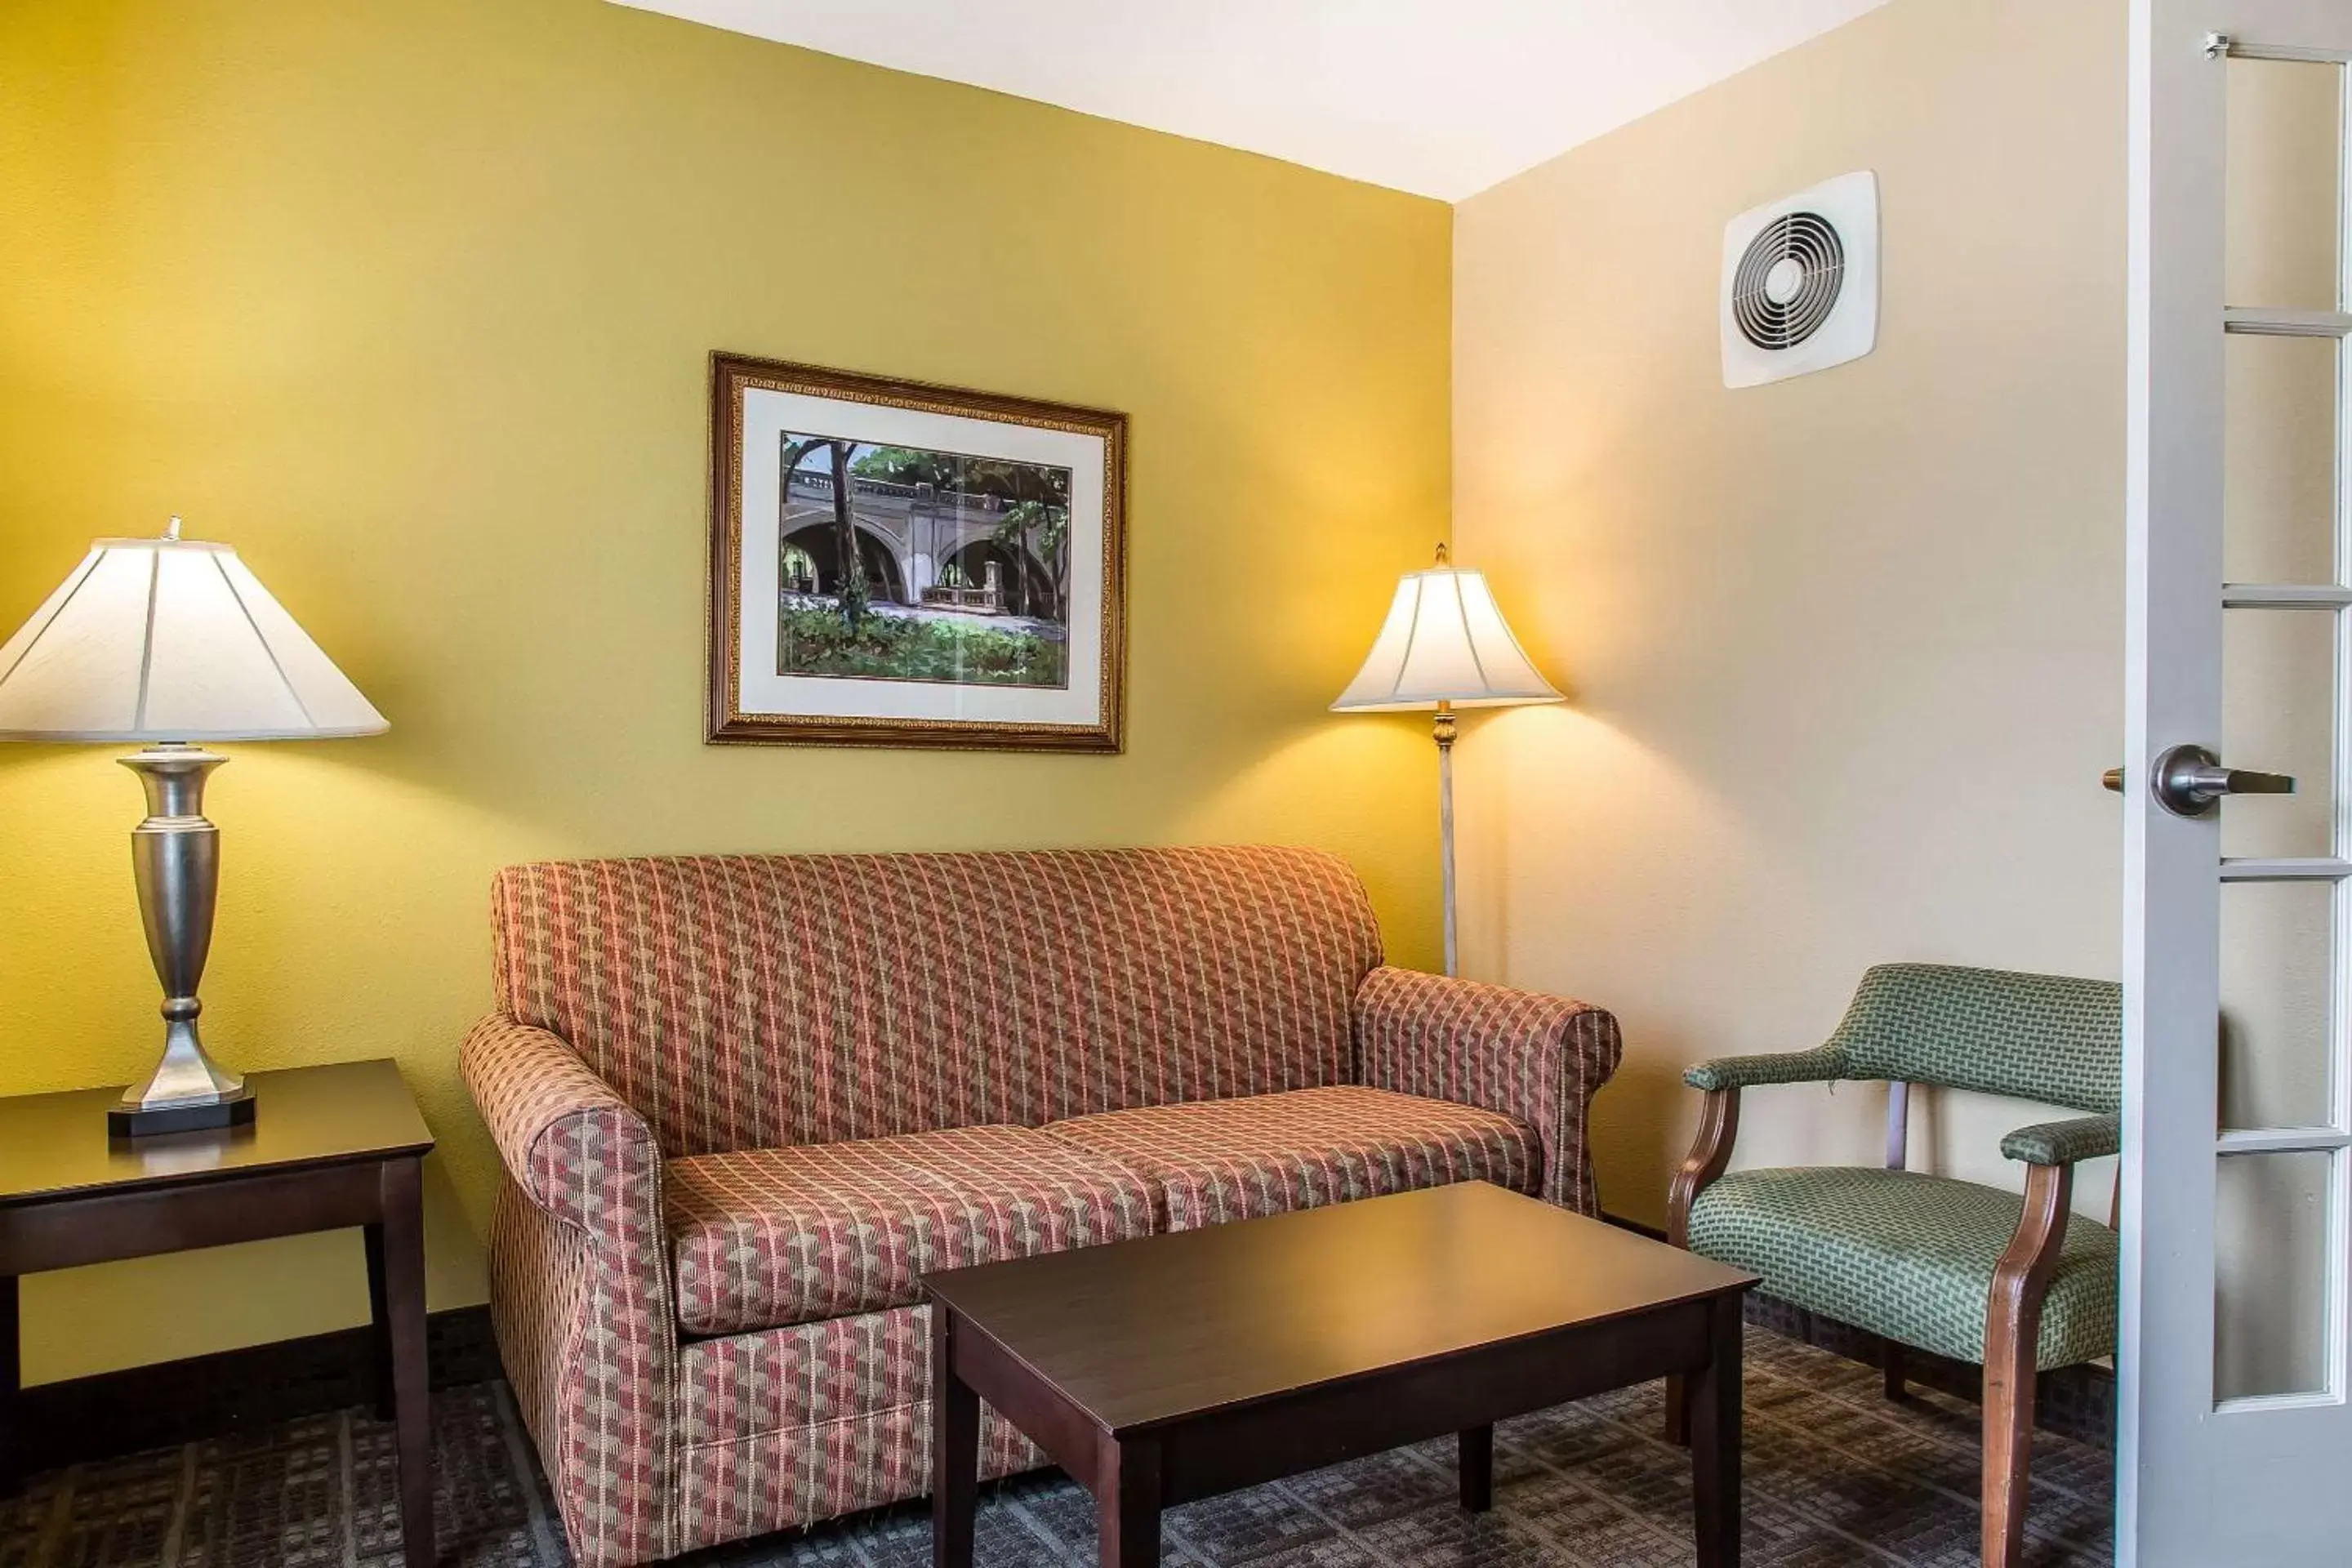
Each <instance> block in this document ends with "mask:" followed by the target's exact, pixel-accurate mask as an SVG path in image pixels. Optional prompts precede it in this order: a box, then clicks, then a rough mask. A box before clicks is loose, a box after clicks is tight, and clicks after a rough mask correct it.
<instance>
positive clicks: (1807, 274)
mask: <svg viewBox="0 0 2352 1568" xmlns="http://www.w3.org/2000/svg"><path fill="white" fill-rule="evenodd" d="M1844 280H1845V247H1844V246H1843V245H1841V244H1840V243H1839V242H1838V235H1837V230H1836V229H1834V228H1832V227H1831V226H1830V223H1829V220H1828V219H1827V218H1825V217H1822V216H1821V215H1820V214H1819V213H1803V212H1799V213H1789V214H1787V215H1785V216H1781V217H1777V218H1775V219H1773V220H1772V221H1771V222H1770V223H1769V224H1767V225H1765V226H1764V231H1763V232H1762V233H1761V234H1759V235H1758V236H1757V237H1755V238H1754V239H1752V240H1750V241H1749V242H1748V250H1747V253H1746V254H1745V255H1743V256H1741V257H1740V258H1739V268H1738V271H1737V272H1736V273H1735V274H1733V277H1732V280H1731V313H1732V318H1733V319H1734V320H1735V321H1738V323H1739V331H1740V334H1741V335H1742V336H1743V337H1745V338H1747V340H1748V342H1751V343H1754V344H1755V345H1756V346H1757V347H1758V348H1759V349H1789V348H1794V347H1796V346H1797V345H1798V344H1799V343H1801V342H1804V341H1805V340H1806V339H1807V338H1810V337H1811V336H1812V335H1813V334H1814V333H1815V332H1817V331H1820V330H1821V325H1822V322H1823V321H1828V320H1829V319H1830V312H1831V311H1832V310H1835V309H1837V301H1838V289H1839V287H1840V286H1841V285H1842V284H1843V282H1844Z"/></svg>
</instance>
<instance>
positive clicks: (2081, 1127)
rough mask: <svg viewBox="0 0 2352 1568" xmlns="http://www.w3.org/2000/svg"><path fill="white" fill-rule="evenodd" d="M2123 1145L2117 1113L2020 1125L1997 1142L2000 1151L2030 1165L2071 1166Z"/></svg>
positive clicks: (2114, 1151)
mask: <svg viewBox="0 0 2352 1568" xmlns="http://www.w3.org/2000/svg"><path fill="white" fill-rule="evenodd" d="M2123 1146H2124V1119H2123V1118H2122V1117H2120V1116H2083V1117H2077V1118H2076V1119H2074V1121H2042V1122H2037V1123H2035V1124H2034V1125H2033V1126H2032V1127H2021V1128H2019V1129H2018V1130H2017V1131H2014V1132H2012V1133H2011V1134H2010V1135H2009V1136H2008V1137H2006V1138H2004V1139H2002V1140H2001V1141H2000V1152H2002V1153H2004V1154H2006V1155H2008V1156H2009V1157H2010V1158H2011V1159H2012V1160H2022V1161H2024V1162H2025V1163H2027V1164H2029V1165H2071V1164H2073V1163H2074V1162H2075V1161H2077V1160H2095V1159H2097V1158H2098V1157H2099V1156H2100V1155H2102V1154H2113V1153H2116V1152H2120V1151H2121V1150H2122V1148H2123Z"/></svg>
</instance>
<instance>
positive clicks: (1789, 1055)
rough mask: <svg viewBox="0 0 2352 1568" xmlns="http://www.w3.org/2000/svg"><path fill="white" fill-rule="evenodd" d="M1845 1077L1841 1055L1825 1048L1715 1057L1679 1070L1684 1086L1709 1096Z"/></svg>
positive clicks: (1831, 1080)
mask: <svg viewBox="0 0 2352 1568" xmlns="http://www.w3.org/2000/svg"><path fill="white" fill-rule="evenodd" d="M1847 1076H1849V1075H1848V1074H1847V1072H1846V1068H1845V1060H1844V1057H1843V1053H1841V1052H1838V1051H1835V1050H1832V1049H1831V1048H1830V1047H1827V1046H1816V1047H1813V1048H1812V1049H1811V1050H1810V1051H1779V1052H1775V1053H1773V1054H1771V1055H1769V1056H1759V1057H1717V1058H1715V1059H1714V1060H1713V1061H1706V1062H1700V1063H1698V1064H1697V1065H1696V1066H1695V1067H1687V1068H1684V1069H1683V1081H1684V1082H1685V1083H1686V1084H1688V1085H1690V1087H1691V1088H1693V1089H1706V1090H1707V1091H1708V1092H1710V1093H1712V1092H1713V1091H1715V1090H1716V1089H1760V1088H1762V1087H1764V1086H1765V1085H1767V1084H1775V1083H1832V1082H1835V1081H1836V1080H1838V1079H1843V1078H1845V1077H1847Z"/></svg>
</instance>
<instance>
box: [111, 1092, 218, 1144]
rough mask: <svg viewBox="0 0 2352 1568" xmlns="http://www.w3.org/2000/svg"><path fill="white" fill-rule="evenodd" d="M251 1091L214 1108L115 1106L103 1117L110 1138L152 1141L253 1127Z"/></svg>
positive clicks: (197, 1106)
mask: <svg viewBox="0 0 2352 1568" xmlns="http://www.w3.org/2000/svg"><path fill="white" fill-rule="evenodd" d="M254 1104H255V1100H254V1098H253V1091H252V1090H251V1089H246V1090H244V1091H243V1092H241V1093H240V1094H238V1096H237V1097H236V1099H235V1100H222V1101H221V1102H220V1103H219V1104H217V1105H165V1106H158V1107H157V1108H156V1109H154V1110H141V1109H140V1108H138V1107H136V1106H123V1105H118V1106H116V1107H114V1108H113V1109H112V1110H109V1111H108V1112H107V1113H106V1135H107V1136H108V1137H110V1138H152V1137H155V1136H156V1135H157V1134H159V1133H164V1132H212V1131H218V1130H220V1129H221V1128H224V1127H250V1126H252V1125H253V1107H254Z"/></svg>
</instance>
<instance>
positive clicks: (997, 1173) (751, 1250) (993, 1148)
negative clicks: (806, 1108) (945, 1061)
mask: <svg viewBox="0 0 2352 1568" xmlns="http://www.w3.org/2000/svg"><path fill="white" fill-rule="evenodd" d="M663 1204H664V1207H665V1208H666V1210H667V1226H668V1230H669V1244H670V1249H671V1256H672V1261H673V1266H674V1274H675V1277H676V1280H677V1319H678V1326H679V1327H680V1328H681V1329H683V1330H684V1331H687V1332H688V1333H691V1334H732V1333H741V1332H744V1331H750V1330H753V1329H769V1328H781V1327H784V1326H787V1325H789V1324H793V1323H808V1322H814V1321H818V1320H819V1319H824V1318H833V1317H839V1316H841V1315H842V1314H844V1313H848V1312H872V1311H879V1310H882V1309H884V1308H887V1307H898V1306H905V1305H908V1304H909V1303H911V1302H914V1301H916V1300H919V1299H920V1297H921V1289H920V1284H919V1282H920V1280H921V1279H922V1277H923V1276H924V1275H925V1274H926V1273H929V1272H930V1271H932V1270H934V1269H940V1268H962V1267H964V1266H966V1265H968V1264H973V1263H994V1262H997V1261H1000V1260H1001V1259H1003V1258H1026V1257H1028V1256H1029V1255H1031V1254H1032V1253H1038V1252H1060V1251H1064V1250H1066V1249H1067V1248H1070V1247H1092V1246H1095V1245H1097V1243H1100V1242H1106V1241H1124V1240H1127V1239H1129V1237H1139V1236H1148V1235H1150V1232H1151V1216H1152V1204H1151V1194H1150V1188H1149V1187H1148V1186H1147V1185H1146V1184H1145V1183H1144V1182H1143V1181H1142V1180H1141V1179H1140V1178H1139V1177H1137V1176H1136V1175H1134V1174H1133V1173H1129V1172H1128V1171H1126V1170H1123V1169H1122V1168H1120V1167H1119V1166H1118V1164H1117V1163H1113V1162H1111V1161H1109V1160H1107V1159H1104V1158H1103V1157H1101V1156H1100V1155H1097V1154H1092V1153H1089V1152H1087V1151H1086V1150H1084V1149H1081V1148H1077V1147H1075V1146H1073V1145H1072V1144H1070V1143H1067V1142H1064V1141H1062V1140H1059V1139H1055V1138H1050V1137H1047V1136H1046V1135H1045V1133H1043V1132H1040V1131H1034V1130H1033V1129H1030V1128H1025V1127H962V1128H957V1129H954V1130H952V1131H940V1132H913V1133H908V1134H905V1135H903V1136H900V1137H896V1138H874V1139H867V1140H865V1141H863V1142H853V1143H813V1144H795V1145H793V1146H791V1147H787V1148H782V1149H751V1150H745V1151H742V1152H738V1153H732V1154H702V1155H697V1156H695V1157H694V1158H691V1159H686V1160H672V1161H670V1162H669V1163H667V1165H666V1166H664V1167H663Z"/></svg>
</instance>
